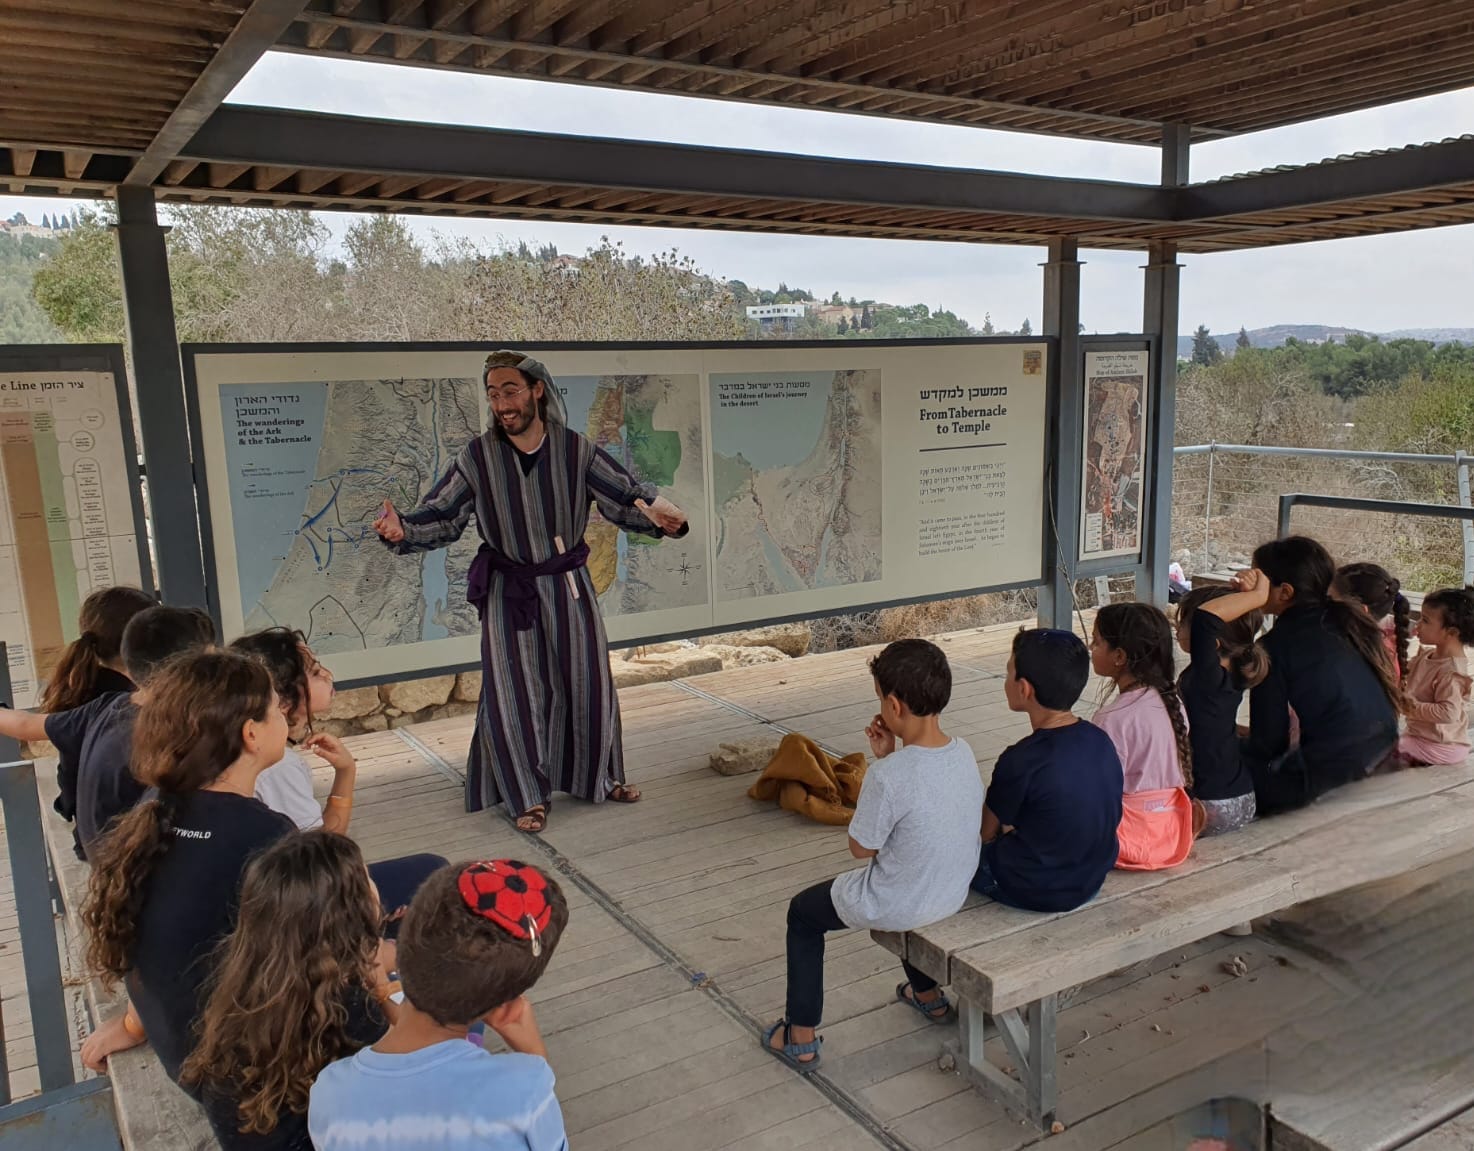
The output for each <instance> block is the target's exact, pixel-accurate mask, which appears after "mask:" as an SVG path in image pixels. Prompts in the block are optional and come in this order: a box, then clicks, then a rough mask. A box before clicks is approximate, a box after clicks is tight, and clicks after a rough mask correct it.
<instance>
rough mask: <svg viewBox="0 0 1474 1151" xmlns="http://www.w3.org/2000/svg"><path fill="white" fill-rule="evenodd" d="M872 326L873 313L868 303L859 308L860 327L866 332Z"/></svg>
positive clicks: (873, 322)
mask: <svg viewBox="0 0 1474 1151" xmlns="http://www.w3.org/2000/svg"><path fill="white" fill-rule="evenodd" d="M873 327H875V314H874V313H873V312H872V311H871V310H870V305H869V304H866V305H865V306H864V307H863V308H862V309H861V310H860V329H861V330H862V331H866V332H868V331H870V329H872V328H873Z"/></svg>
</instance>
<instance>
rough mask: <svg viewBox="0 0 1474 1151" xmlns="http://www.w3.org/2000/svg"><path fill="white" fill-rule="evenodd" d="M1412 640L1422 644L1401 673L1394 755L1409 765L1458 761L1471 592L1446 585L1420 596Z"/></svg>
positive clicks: (1463, 736)
mask: <svg viewBox="0 0 1474 1151" xmlns="http://www.w3.org/2000/svg"><path fill="white" fill-rule="evenodd" d="M1418 641H1419V642H1420V643H1422V644H1426V645H1427V646H1425V647H1424V648H1423V649H1422V650H1421V651H1419V652H1418V654H1417V655H1415V656H1414V657H1413V662H1412V664H1411V666H1409V668H1408V672H1407V697H1408V701H1407V730H1406V731H1405V732H1404V733H1403V736H1402V738H1401V739H1399V740H1398V741H1397V757H1398V759H1399V760H1400V761H1401V762H1402V763H1404V764H1407V765H1409V766H1415V767H1424V766H1428V765H1430V764H1435V763H1462V762H1463V761H1464V760H1465V759H1467V758H1468V756H1469V695H1470V685H1471V683H1474V680H1471V679H1470V677H1469V661H1468V656H1467V654H1466V653H1465V651H1464V648H1465V647H1467V646H1468V645H1469V644H1474V591H1469V590H1460V589H1458V588H1447V589H1445V590H1443V591H1436V592H1434V593H1433V594H1432V595H1430V596H1428V597H1427V598H1426V599H1425V600H1423V611H1422V615H1421V617H1420V618H1419V620H1418Z"/></svg>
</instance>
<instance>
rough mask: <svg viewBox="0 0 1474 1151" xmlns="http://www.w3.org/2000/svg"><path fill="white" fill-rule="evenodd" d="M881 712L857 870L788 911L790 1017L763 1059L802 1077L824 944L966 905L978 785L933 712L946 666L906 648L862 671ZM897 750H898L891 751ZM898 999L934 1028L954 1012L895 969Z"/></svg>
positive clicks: (964, 752)
mask: <svg viewBox="0 0 1474 1151" xmlns="http://www.w3.org/2000/svg"><path fill="white" fill-rule="evenodd" d="M870 674H871V675H872V676H873V677H874V678H875V694H876V696H877V697H878V698H879V699H880V714H879V715H877V716H876V717H875V718H874V719H872V720H871V721H870V725H869V726H868V727H866V729H865V735H866V737H867V738H868V739H869V741H870V750H871V752H872V753H873V754H874V756H875V762H874V763H872V764H871V765H870V770H869V771H868V772H867V773H866V775H865V783H864V786H863V787H862V788H861V789H860V799H859V802H858V803H857V804H856V805H855V814H854V818H853V819H851V821H850V837H849V838H850V854H851V855H853V856H854V857H855V858H856V859H863V860H866V861H867V862H866V865H865V867H864V868H862V869H861V870H859V871H850V872H846V873H845V874H844V875H841V876H839V878H837V879H834V880H831V881H829V882H826V883H819V884H815V885H814V886H813V887H810V888H807V889H806V890H804V891H801V892H799V893H798V894H797V895H796V896H794V897H793V901H792V902H791V903H789V905H788V1012H787V1015H786V1017H785V1018H783V1019H780V1020H778V1022H777V1023H775V1024H773V1026H772V1027H770V1028H769V1029H768V1030H767V1033H766V1034H765V1036H764V1042H765V1043H766V1045H767V1047H768V1050H769V1051H771V1052H772V1053H773V1054H774V1055H776V1056H777V1057H778V1058H780V1059H782V1060H783V1061H784V1062H785V1063H788V1064H790V1065H792V1066H794V1067H797V1068H798V1069H799V1070H800V1071H809V1070H811V1069H812V1068H814V1067H816V1066H818V1063H819V1048H820V1044H821V1043H822V1042H823V1041H822V1040H821V1039H819V1037H818V1036H817V1035H816V1034H815V1029H816V1028H817V1027H818V1026H819V1021H820V1019H821V1018H822V1017H823V1013H824V936H825V934H826V933H827V932H830V931H840V930H843V929H844V928H847V927H850V928H870V929H874V930H880V931H911V930H914V929H916V928H918V927H925V926H926V925H927V924H928V923H935V922H936V921H937V920H939V919H945V918H946V917H947V916H949V915H951V914H952V913H953V912H955V911H957V910H958V909H959V908H960V907H961V906H962V903H963V901H964V900H965V899H966V898H967V891H968V884H969V882H970V881H971V880H972V877H973V875H974V873H975V872H976V871H977V866H978V853H979V851H980V849H981V842H982V841H981V839H980V837H979V826H980V824H979V813H980V812H981V811H982V808H983V784H982V777H981V776H980V774H979V772H978V764H977V759H976V758H975V757H974V756H973V753H972V749H971V748H970V747H969V746H968V745H967V744H966V743H963V742H962V741H961V740H958V739H952V738H949V737H948V736H947V735H946V734H945V733H944V732H943V731H942V727H941V712H942V709H943V708H945V707H946V706H947V701H948V700H949V698H950V697H951V694H952V671H951V669H950V668H949V667H948V666H947V657H946V656H945V655H943V654H942V650H941V649H940V648H939V647H937V646H936V645H935V644H933V643H928V642H927V641H926V640H923V639H906V640H900V641H899V642H897V643H893V644H891V645H889V646H888V647H887V648H886V649H885V650H884V651H882V652H881V653H880V654H879V655H878V656H876V657H875V659H874V660H872V661H871V664H870ZM897 741H899V742H900V744H901V745H902V746H901V747H900V749H899V750H897V748H896V744H897ZM902 966H903V967H904V968H905V969H906V977H907V980H908V982H906V983H902V984H901V985H900V986H899V987H897V988H896V996H897V997H898V998H899V999H900V1000H901V1001H902V1002H903V1003H906V1004H907V1005H909V1006H911V1007H914V1008H916V1009H917V1010H918V1011H920V1012H921V1013H922V1014H923V1015H925V1016H926V1017H927V1018H928V1019H930V1020H932V1021H933V1022H937V1023H941V1022H945V1021H946V1020H947V1019H948V1018H949V1016H950V1005H949V1004H948V1003H947V1000H946V998H945V997H944V996H943V995H942V994H941V990H940V988H938V986H937V984H936V982H935V981H934V980H931V979H928V978H927V977H926V976H925V975H924V974H922V973H921V972H920V971H917V970H916V969H915V968H913V967H911V966H910V965H909V964H906V963H903V964H902Z"/></svg>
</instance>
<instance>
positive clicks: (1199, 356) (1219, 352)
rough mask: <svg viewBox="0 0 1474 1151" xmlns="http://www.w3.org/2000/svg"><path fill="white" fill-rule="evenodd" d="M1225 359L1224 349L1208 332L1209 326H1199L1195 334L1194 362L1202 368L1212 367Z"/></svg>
mask: <svg viewBox="0 0 1474 1151" xmlns="http://www.w3.org/2000/svg"><path fill="white" fill-rule="evenodd" d="M1221 359H1223V349H1222V348H1220V347H1219V346H1218V341H1217V340H1215V339H1214V338H1213V337H1212V335H1211V334H1209V332H1208V325H1207V324H1199V325H1198V330H1197V331H1196V332H1194V333H1193V356H1192V362H1193V363H1195V364H1198V365H1200V366H1202V367H1212V366H1213V365H1214V364H1216V363H1218V361H1219V360H1221Z"/></svg>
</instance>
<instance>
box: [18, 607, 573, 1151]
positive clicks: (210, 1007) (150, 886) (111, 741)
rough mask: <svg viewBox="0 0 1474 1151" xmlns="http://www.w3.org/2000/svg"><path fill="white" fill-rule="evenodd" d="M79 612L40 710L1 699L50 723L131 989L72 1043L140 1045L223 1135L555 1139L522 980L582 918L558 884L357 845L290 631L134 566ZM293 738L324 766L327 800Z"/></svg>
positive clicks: (313, 661) (323, 1142) (320, 680)
mask: <svg viewBox="0 0 1474 1151" xmlns="http://www.w3.org/2000/svg"><path fill="white" fill-rule="evenodd" d="M79 622H80V625H81V636H80V638H79V639H78V640H77V641H76V642H75V643H73V644H72V645H71V646H70V648H69V649H68V651H67V652H66V654H65V656H64V658H63V660H62V662H61V664H60V666H59V667H58V668H57V670H56V672H55V673H54V674H53V676H52V678H51V680H50V682H49V684H48V686H47V689H46V691H45V692H44V694H43V696H42V700H41V705H42V708H43V711H42V712H41V713H40V714H33V713H29V712H22V711H12V710H6V709H0V735H7V736H10V737H11V738H15V739H19V740H23V741H28V742H37V741H40V740H42V739H49V740H50V741H51V742H52V743H53V744H54V745H55V747H56V749H57V754H58V778H59V782H60V788H59V791H60V796H59V798H58V800H57V804H56V806H57V809H58V811H60V812H61V814H63V815H64V816H66V817H68V818H69V819H72V820H74V821H75V824H76V831H75V835H76V841H77V850H78V853H79V855H80V856H81V857H82V858H84V859H86V860H88V861H89V862H90V863H91V865H92V867H91V874H90V880H89V889H88V893H87V896H86V899H85V902H84V905H83V907H82V910H81V917H82V921H83V923H84V925H85V927H86V929H87V940H86V943H87V960H88V964H89V967H90V968H91V970H92V971H94V972H95V973H97V974H99V975H101V976H102V977H103V978H104V979H105V980H108V981H110V982H113V981H117V980H121V981H123V982H124V984H125V986H126V988H127V991H128V999H129V1005H128V1008H127V1010H126V1011H125V1012H124V1013H123V1014H121V1015H119V1016H116V1017H115V1018H113V1019H111V1020H109V1021H107V1022H105V1023H103V1024H101V1025H100V1026H99V1027H98V1028H97V1030H96V1031H94V1032H93V1033H92V1035H91V1036H89V1037H88V1039H87V1041H86V1042H85V1043H84V1044H83V1048H82V1058H83V1061H84V1063H86V1064H87V1065H88V1066H89V1067H91V1068H92V1069H94V1070H103V1069H104V1068H105V1067H106V1063H107V1060H108V1058H109V1057H110V1056H111V1055H113V1054H116V1053H117V1052H119V1051H123V1050H126V1049H128V1048H131V1047H135V1046H137V1045H139V1044H141V1043H143V1042H145V1041H147V1042H148V1043H150V1044H151V1045H152V1047H153V1049H154V1051H155V1053H156V1054H157V1055H158V1058H159V1060H160V1062H161V1063H162V1065H163V1067H164V1069H165V1071H166V1072H167V1073H168V1075H169V1076H170V1078H171V1079H173V1080H174V1081H175V1082H177V1083H179V1084H180V1086H182V1087H183V1088H184V1089H185V1090H187V1091H189V1092H190V1093H191V1094H192V1095H194V1096H195V1097H196V1098H197V1099H198V1100H199V1101H200V1102H201V1103H202V1104H203V1105H204V1109H205V1113H206V1115H207V1116H208V1118H209V1120H210V1123H211V1126H212V1128H213V1129H214V1131H215V1134H216V1137H217V1138H218V1140H219V1142H220V1144H221V1146H222V1147H224V1148H228V1149H233V1148H251V1149H257V1148H309V1147H317V1148H335V1149H336V1148H356V1149H368V1151H372V1149H374V1148H382V1149H385V1151H387V1149H388V1148H415V1147H420V1148H432V1147H434V1148H462V1147H464V1148H473V1147H474V1148H531V1149H534V1151H558V1149H559V1148H566V1146H567V1141H566V1138H565V1136H564V1132H563V1121H562V1114H561V1111H560V1110H559V1107H558V1104H557V1100H556V1098H555V1097H554V1095H553V1076H552V1072H551V1070H550V1069H549V1066H548V1064H547V1061H546V1051H545V1049H544V1047H543V1042H542V1038H541V1036H540V1034H539V1031H538V1027H537V1022H536V1018H535V1016H534V1014H533V1011H532V1008H531V1006H530V1005H529V1004H528V1002H527V1000H526V999H525V998H524V993H525V992H526V991H527V990H528V989H529V988H530V987H531V986H532V985H533V984H534V983H535V982H536V981H537V979H538V977H539V976H540V975H541V974H542V971H543V969H544V968H545V967H546V966H547V963H548V961H549V960H550V959H551V957H552V955H553V951H554V949H555V948H556V947H557V944H558V940H559V938H560V936H561V934H562V931H563V928H564V926H565V925H566V923H567V920H568V907H567V903H566V901H565V900H564V897H563V894H562V892H561V890H560V889H559V887H558V885H557V884H556V883H555V882H554V881H553V880H552V879H550V878H549V877H547V876H546V875H544V874H543V873H542V872H540V871H538V870H537V869H535V868H532V867H528V866H527V865H525V864H522V863H519V862H517V861H514V860H489V861H471V862H466V863H461V864H456V865H449V864H447V863H446V861H445V860H444V859H441V858H440V857H438V856H434V855H418V856H411V857H407V858H403V859H397V860H388V861H384V862H380V863H374V864H368V865H366V864H365V862H364V858H363V855H362V853H361V852H360V850H359V848H358V846H357V845H356V844H355V843H354V842H353V840H352V839H351V838H349V837H348V835H347V832H348V829H349V824H350V820H351V817H352V811H353V793H354V786H355V783H356V778H357V765H356V764H355V762H354V759H353V756H352V755H351V754H350V753H349V751H348V749H347V748H346V747H345V746H344V745H343V743H342V742H341V741H340V740H339V739H337V738H336V737H334V736H332V735H328V734H326V733H322V732H314V731H313V722H312V721H313V716H314V715H320V714H321V713H322V712H323V711H324V710H326V709H327V707H328V706H329V705H330V703H331V700H332V695H333V681H332V676H331V674H330V673H329V672H328V671H327V669H326V668H325V667H323V665H322V664H321V663H319V662H318V660H317V658H316V657H315V656H314V654H313V652H312V650H311V649H310V647H309V646H308V644H307V642H306V640H305V639H304V638H303V636H302V635H300V634H299V633H297V632H293V631H289V630H287V629H283V628H272V629H268V630H266V631H263V632H257V633H254V634H252V635H247V636H243V637H241V638H239V639H237V640H236V641H234V642H233V643H231V644H230V645H229V646H228V647H224V648H221V647H217V646H216V635H215V629H214V625H213V622H212V621H211V619H210V617H209V616H208V615H206V614H205V613H203V612H200V611H197V610H195V609H182V608H176V607H168V606H161V605H158V604H156V603H155V601H154V600H153V598H152V597H150V596H147V595H145V594H144V593H142V592H139V591H137V590H135V589H128V588H109V589H106V590H104V591H99V592H95V593H93V594H92V595H91V596H89V597H88V599H87V600H86V602H85V604H84V605H83V609H82V613H81V619H80V621H79ZM303 751H307V752H312V753H315V754H316V755H318V756H320V757H321V758H322V759H323V760H325V761H326V762H327V764H328V765H330V766H331V768H332V770H333V782H332V787H331V789H330V792H329V795H328V797H327V804H326V806H325V807H324V806H321V805H319V804H318V802H317V801H316V799H315V798H314V796H313V786H312V772H311V767H310V766H309V764H308V763H307V761H306V760H305V759H304V758H303V755H302V754H301V753H302V752H303ZM487 1028H490V1029H491V1030H492V1031H493V1032H495V1033H496V1034H497V1035H500V1036H501V1038H502V1040H503V1041H504V1042H505V1044H506V1045H507V1047H508V1048H510V1052H509V1053H503V1054H496V1055H493V1054H492V1053H491V1052H489V1051H487V1050H484V1049H483V1048H482V1046H481V1042H480V1039H481V1036H482V1034H484V1031H485V1029H487Z"/></svg>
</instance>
